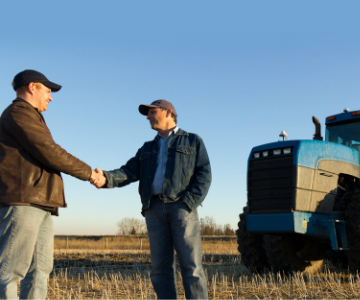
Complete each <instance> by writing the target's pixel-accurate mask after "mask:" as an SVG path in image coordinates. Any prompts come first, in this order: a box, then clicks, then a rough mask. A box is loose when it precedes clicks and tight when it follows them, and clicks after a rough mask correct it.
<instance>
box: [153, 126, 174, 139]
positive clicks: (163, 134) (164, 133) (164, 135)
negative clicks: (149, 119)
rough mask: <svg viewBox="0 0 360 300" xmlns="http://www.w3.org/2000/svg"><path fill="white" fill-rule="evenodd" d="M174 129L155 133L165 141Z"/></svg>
mask: <svg viewBox="0 0 360 300" xmlns="http://www.w3.org/2000/svg"><path fill="white" fill-rule="evenodd" d="M175 128H176V125H175V126H173V127H172V128H169V129H165V130H160V129H159V130H158V131H157V132H158V133H159V134H160V135H161V136H162V137H163V138H164V139H166V138H167V137H168V136H169V133H170V132H171V131H173V130H174V129H175Z"/></svg>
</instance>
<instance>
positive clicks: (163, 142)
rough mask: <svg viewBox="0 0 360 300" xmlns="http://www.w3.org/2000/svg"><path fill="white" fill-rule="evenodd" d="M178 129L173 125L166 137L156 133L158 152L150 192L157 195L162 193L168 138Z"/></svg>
mask: <svg viewBox="0 0 360 300" xmlns="http://www.w3.org/2000/svg"><path fill="white" fill-rule="evenodd" d="M178 130H179V127H177V126H176V127H175V128H174V129H173V130H172V131H170V133H169V135H168V137H167V138H166V139H165V138H163V137H162V136H161V135H160V134H158V142H159V154H158V157H157V166H156V172H155V176H154V181H153V184H152V194H153V195H158V194H162V193H163V184H164V176H165V170H166V163H167V159H168V146H169V141H170V138H171V137H172V136H173V135H174V134H176V133H177V132H178Z"/></svg>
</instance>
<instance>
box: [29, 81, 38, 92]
mask: <svg viewBox="0 0 360 300" xmlns="http://www.w3.org/2000/svg"><path fill="white" fill-rule="evenodd" d="M35 89H36V86H35V83H33V82H30V83H29V84H28V85H27V91H28V92H29V93H30V94H33V93H34V90H35Z"/></svg>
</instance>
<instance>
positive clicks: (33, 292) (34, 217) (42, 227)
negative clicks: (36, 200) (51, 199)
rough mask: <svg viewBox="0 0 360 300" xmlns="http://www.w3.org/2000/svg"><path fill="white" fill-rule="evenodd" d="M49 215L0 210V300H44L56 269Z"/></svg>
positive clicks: (21, 208)
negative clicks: (53, 269) (51, 274)
mask: <svg viewBox="0 0 360 300" xmlns="http://www.w3.org/2000/svg"><path fill="white" fill-rule="evenodd" d="M53 252H54V227H53V221H52V217H51V214H50V212H46V211H44V210H42V209H39V208H36V207H31V206H9V207H4V208H0V299H17V298H18V296H17V282H18V281H20V299H45V297H46V292H47V279H48V277H49V274H50V272H51V271H52V268H53Z"/></svg>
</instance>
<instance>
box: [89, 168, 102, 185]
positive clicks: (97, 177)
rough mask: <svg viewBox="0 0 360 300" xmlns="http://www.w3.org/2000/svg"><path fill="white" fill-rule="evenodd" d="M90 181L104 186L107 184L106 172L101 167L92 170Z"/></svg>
mask: <svg viewBox="0 0 360 300" xmlns="http://www.w3.org/2000/svg"><path fill="white" fill-rule="evenodd" d="M90 183H91V184H92V185H94V186H96V187H97V188H101V187H103V186H104V185H105V184H106V177H105V175H104V172H103V171H102V170H101V169H99V168H96V169H95V171H94V170H92V173H91V177H90Z"/></svg>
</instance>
